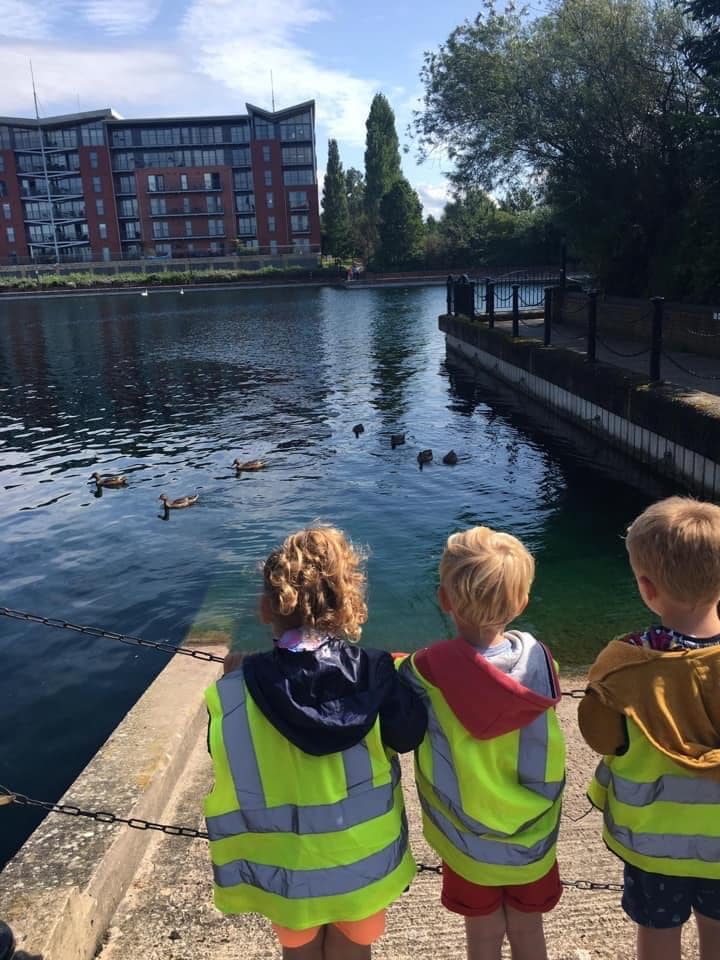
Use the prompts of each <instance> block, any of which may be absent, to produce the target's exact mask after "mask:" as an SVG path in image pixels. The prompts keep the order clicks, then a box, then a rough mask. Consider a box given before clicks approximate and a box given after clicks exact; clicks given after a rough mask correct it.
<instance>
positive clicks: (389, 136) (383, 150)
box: [365, 93, 402, 239]
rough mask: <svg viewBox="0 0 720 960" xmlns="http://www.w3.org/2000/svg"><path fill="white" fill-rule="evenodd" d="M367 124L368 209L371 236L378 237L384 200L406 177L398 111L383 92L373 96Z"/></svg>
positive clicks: (366, 191)
mask: <svg viewBox="0 0 720 960" xmlns="http://www.w3.org/2000/svg"><path fill="white" fill-rule="evenodd" d="M365 127H366V130H367V136H366V139H365V209H366V211H367V215H368V225H369V230H370V233H371V237H372V239H376V238H377V229H378V222H379V219H380V201H381V200H382V198H383V197H384V196H385V194H386V193H387V192H388V191H389V190H390V188H391V187H392V186H393V185H394V184H395V183H397V181H398V180H399V179H400V178H401V177H402V172H401V170H400V144H399V142H398V135H397V132H396V130H395V114H394V113H393V111H392V107H391V106H390V104H389V103H388V101H387V99H386V97H385V96H384V95H383V94H382V93H376V94H375V96H374V97H373V101H372V103H371V104H370V113H369V114H368V118H367V122H366V124H365Z"/></svg>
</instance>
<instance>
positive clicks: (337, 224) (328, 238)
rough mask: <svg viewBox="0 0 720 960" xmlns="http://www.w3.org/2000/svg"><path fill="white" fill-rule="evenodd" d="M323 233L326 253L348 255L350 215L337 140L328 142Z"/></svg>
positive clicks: (339, 255)
mask: <svg viewBox="0 0 720 960" xmlns="http://www.w3.org/2000/svg"><path fill="white" fill-rule="evenodd" d="M323 232H324V237H325V252H326V253H329V254H330V255H331V256H333V257H345V256H347V255H348V253H350V248H351V245H352V244H351V239H350V215H349V213H348V198H347V192H346V182H345V174H344V172H343V168H342V163H341V162H340V153H339V151H338V145H337V140H329V141H328V162H327V169H326V171H325V183H324V186H323Z"/></svg>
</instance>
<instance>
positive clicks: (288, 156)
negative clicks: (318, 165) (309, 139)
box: [282, 147, 313, 163]
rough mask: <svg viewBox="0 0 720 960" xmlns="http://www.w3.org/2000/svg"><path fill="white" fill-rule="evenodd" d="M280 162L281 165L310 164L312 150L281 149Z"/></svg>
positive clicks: (298, 148)
mask: <svg viewBox="0 0 720 960" xmlns="http://www.w3.org/2000/svg"><path fill="white" fill-rule="evenodd" d="M282 162H283V163H312V162H313V149H312V147H283V148H282Z"/></svg>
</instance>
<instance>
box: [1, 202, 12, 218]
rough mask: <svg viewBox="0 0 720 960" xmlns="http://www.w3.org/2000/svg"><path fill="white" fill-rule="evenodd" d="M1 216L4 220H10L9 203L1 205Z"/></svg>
mask: <svg viewBox="0 0 720 960" xmlns="http://www.w3.org/2000/svg"><path fill="white" fill-rule="evenodd" d="M3 216H4V217H5V219H6V220H12V210H11V209H10V204H9V203H4V204H3Z"/></svg>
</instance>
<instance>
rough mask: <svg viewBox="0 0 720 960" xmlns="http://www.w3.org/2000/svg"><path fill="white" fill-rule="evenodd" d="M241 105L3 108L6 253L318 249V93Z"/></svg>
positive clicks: (15, 259)
mask: <svg viewBox="0 0 720 960" xmlns="http://www.w3.org/2000/svg"><path fill="white" fill-rule="evenodd" d="M246 107H247V114H244V115H241V116H221V117H173V118H167V119H152V120H145V119H141V120H124V119H122V118H121V117H119V116H118V115H117V114H115V113H114V112H113V111H112V110H109V109H108V110H97V111H92V112H89V113H74V114H68V115H66V116H60V117H49V118H47V119H41V120H39V121H38V120H25V119H20V118H11V117H0V264H2V263H26V262H28V261H29V260H30V261H32V260H36V261H42V262H55V261H58V262H64V263H69V262H77V261H83V260H118V259H137V258H140V257H181V258H188V257H194V256H212V255H218V256H221V255H231V254H235V253H237V252H238V250H241V251H242V250H244V249H251V250H254V251H257V252H258V253H262V254H267V255H275V254H277V255H280V254H285V253H308V254H313V253H319V252H320V210H319V202H318V189H317V163H316V153H315V103H314V101H312V100H310V101H307V102H306V103H300V104H297V105H296V106H293V107H288V108H287V109H285V110H278V111H274V112H269V111H267V110H261V109H260V108H259V107H254V106H252V105H251V104H246ZM41 135H42V136H41Z"/></svg>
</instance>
